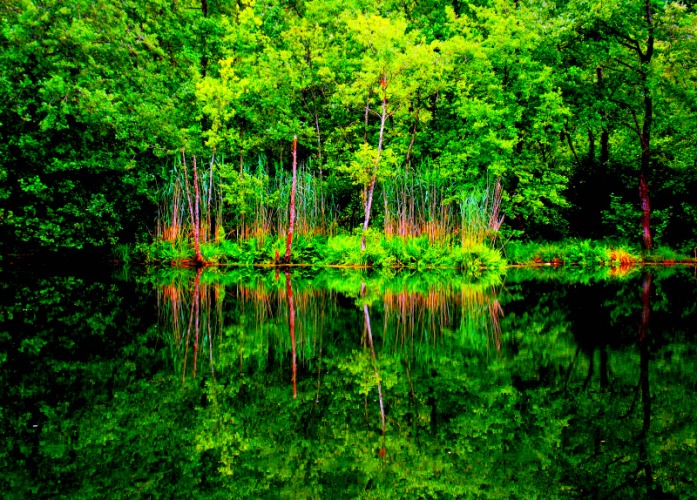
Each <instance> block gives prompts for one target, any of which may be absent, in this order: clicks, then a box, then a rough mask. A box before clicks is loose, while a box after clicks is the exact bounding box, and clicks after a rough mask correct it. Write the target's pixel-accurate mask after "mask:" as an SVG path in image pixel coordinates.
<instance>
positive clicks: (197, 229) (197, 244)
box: [194, 156, 203, 266]
mask: <svg viewBox="0 0 697 500" xmlns="http://www.w3.org/2000/svg"><path fill="white" fill-rule="evenodd" d="M200 200H201V192H200V190H199V187H198V173H197V171H196V157H195V156H194V249H195V250H196V265H197V266H200V265H202V264H203V256H202V255H201V240H200V235H201V214H200V209H199V205H200Z"/></svg>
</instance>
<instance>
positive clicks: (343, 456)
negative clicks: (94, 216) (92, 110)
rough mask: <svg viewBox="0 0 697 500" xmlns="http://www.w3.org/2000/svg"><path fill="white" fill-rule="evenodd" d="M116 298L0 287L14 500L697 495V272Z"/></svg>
mask: <svg viewBox="0 0 697 500" xmlns="http://www.w3.org/2000/svg"><path fill="white" fill-rule="evenodd" d="M112 274H113V273H102V275H101V276H98V277H95V276H94V275H93V274H92V273H90V272H85V273H75V272H63V273H56V272H53V271H50V272H49V271H44V270H39V271H37V270H30V271H29V272H26V271H24V270H22V272H20V270H17V269H12V268H10V269H5V271H4V272H3V274H2V275H0V276H1V277H0V279H1V280H2V301H1V302H0V346H1V347H0V383H1V386H0V387H1V392H0V397H1V407H0V423H1V425H0V433H2V436H1V437H2V443H3V444H2V445H1V446H0V467H1V469H2V471H1V472H2V473H1V474H0V491H2V492H3V496H4V497H9V498H28V497H70V498H75V497H78V498H80V497H82V498H85V497H86V498H94V497H107V498H123V497H168V498H169V497H177V498H178V497H184V498H186V497H197V498H199V497H220V498H265V497H270V498H277V497H287V498H328V497H336V498H373V497H375V498H377V497H381V498H384V497H388V498H394V497H396V498H399V497H404V498H420V497H421V498H458V497H459V498H473V497H482V498H501V497H519V498H529V497H540V498H559V497H591V498H594V497H595V498H629V497H671V496H675V497H676V498H680V497H682V498H690V497H694V495H695V494H696V492H697V489H696V486H695V480H694V471H695V470H697V443H696V437H697V424H695V416H696V415H697V397H696V396H695V394H696V393H697V348H696V344H695V340H696V337H697V335H696V330H697V328H696V325H697V321H696V320H697V278H696V277H695V270H694V268H673V269H657V268H651V269H635V270H631V271H630V270H614V271H611V270H601V271H599V272H597V273H595V274H591V273H589V272H581V271H578V270H576V271H574V270H570V269H567V270H554V269H539V270H528V271H523V270H513V271H510V272H509V273H508V274H507V275H506V276H484V277H481V278H480V279H478V280H476V281H474V282H472V281H468V280H467V279H465V278H464V277H462V276H459V275H457V274H447V273H446V274H423V273H422V274H419V275H404V274H400V275H397V276H393V277H384V276H383V277H381V276H377V275H372V276H368V275H364V274H360V273H355V272H353V273H348V272H346V273H341V272H338V271H334V272H323V273H305V274H301V273H293V274H289V275H286V274H284V273H280V274H277V273H274V272H268V273H265V272H264V273H259V272H255V271H252V270H247V271H235V272H233V273H229V274H222V273H220V272H211V271H205V272H203V273H199V274H196V273H193V272H191V273H175V272H164V273H162V272H161V273H159V274H158V273H152V274H148V275H140V276H137V277H133V276H127V275H125V273H123V272H120V273H119V272H116V274H115V275H113V276H112ZM119 274H120V275H119Z"/></svg>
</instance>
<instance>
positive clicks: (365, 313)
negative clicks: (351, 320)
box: [361, 283, 386, 458]
mask: <svg viewBox="0 0 697 500" xmlns="http://www.w3.org/2000/svg"><path fill="white" fill-rule="evenodd" d="M365 292H366V288H365V283H361V296H362V297H365ZM363 319H364V321H365V331H366V334H367V336H368V345H369V347H370V356H371V358H372V360H373V370H374V372H375V380H376V381H377V386H378V401H379V402H380V424H381V426H380V427H381V431H382V447H381V448H380V457H382V458H384V457H385V454H386V448H385V431H386V419H385V403H384V400H383V397H382V382H381V380H380V372H379V371H378V361H377V356H376V355H375V346H374V344H373V331H372V328H371V327H370V311H369V310H368V304H366V303H365V302H364V303H363Z"/></svg>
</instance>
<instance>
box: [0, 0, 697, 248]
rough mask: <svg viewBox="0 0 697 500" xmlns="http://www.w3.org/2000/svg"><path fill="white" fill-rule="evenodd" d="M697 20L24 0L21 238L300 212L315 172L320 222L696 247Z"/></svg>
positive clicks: (283, 226)
mask: <svg viewBox="0 0 697 500" xmlns="http://www.w3.org/2000/svg"><path fill="white" fill-rule="evenodd" d="M696 35H697V3H695V2H694V1H692V0H690V1H687V2H683V3H679V2H664V1H662V0H661V1H658V0H634V1H629V0H617V1H615V2H601V1H599V0H568V1H566V0H560V1H559V2H556V3H554V2H529V1H525V0H475V1H474V2H472V3H463V2H460V1H458V0H452V1H445V2H443V1H439V0H420V1H414V2H401V1H394V0H388V1H380V2H366V1H364V0H344V1H337V0H313V1H304V0H282V1H280V2H270V1H267V0H257V1H252V0H238V1H237V2H223V1H219V0H182V1H165V0H153V1H148V2H139V1H133V0H124V1H120V2H111V1H108V0H73V1H71V2H66V1H63V0H45V1H40V0H6V1H4V2H2V6H0V165H1V168H0V241H1V242H2V245H3V247H4V248H2V249H0V254H5V255H7V254H13V253H15V254H16V253H31V252H36V251H38V250H41V249H53V250H66V249H80V248H90V247H113V246H114V245H116V244H119V243H121V244H123V243H146V242H150V241H152V240H153V239H154V238H159V239H161V240H172V241H174V240H176V239H177V238H189V237H190V230H189V229H186V227H187V224H189V227H191V226H193V227H194V229H195V232H196V237H197V239H198V237H201V238H203V239H204V240H205V239H209V240H210V239H214V238H215V239H218V240H221V239H224V238H227V239H234V240H240V239H245V238H253V237H255V235H258V234H278V235H280V234H285V232H286V231H287V227H288V222H289V220H288V219H289V215H288V210H289V199H290V196H291V191H292V192H293V193H295V186H296V183H297V200H296V204H297V210H298V213H297V220H295V219H291V220H293V221H295V224H296V231H298V232H303V231H304V232H305V233H308V234H341V233H342V232H343V233H348V234H350V233H352V232H353V233H354V234H356V230H357V228H361V227H363V228H364V231H363V233H364V234H365V228H367V227H368V224H369V223H370V227H371V228H375V230H376V231H384V232H385V234H392V235H402V236H405V237H406V236H408V235H413V236H420V235H428V236H429V238H431V239H438V238H439V237H447V236H448V235H452V234H461V233H462V234H464V231H465V230H466V229H467V230H470V229H471V224H470V223H471V221H472V220H473V219H472V215H471V214H470V213H469V212H470V211H472V210H474V211H475V212H476V211H477V210H479V211H480V212H484V213H486V214H487V215H488V216H489V218H488V219H486V220H485V225H486V226H487V227H488V228H489V229H491V228H492V227H493V228H495V229H496V230H497V231H498V230H499V229H500V232H501V233H502V235H503V236H504V237H505V238H507V239H508V238H523V239H546V240H555V239H559V238H566V237H578V238H605V237H617V238H623V239H625V240H626V241H633V242H636V243H637V244H642V246H643V247H644V248H647V249H648V248H651V247H652V246H656V245H669V246H673V247H675V248H680V249H682V250H683V251H686V252H689V253H690V254H692V249H693V248H694V247H695V246H697V205H696V204H695V203H694V201H693V200H694V193H695V192H696V191H697V136H696V135H695V129H697V36H696ZM295 136H297V149H294V147H293V145H294V140H293V138H294V137H295ZM294 159H295V161H294ZM295 164H297V168H298V172H297V174H295V173H293V174H291V170H294V169H293V166H294V165H295ZM291 186H293V188H292V189H291ZM294 196H295V195H294ZM192 200H195V201H192ZM194 205H195V207H196V209H195V210H194ZM494 205H495V206H496V210H498V209H499V207H500V214H499V213H497V212H496V211H495V210H493V209H492V207H494ZM194 212H195V213H194ZM371 215H372V219H370V218H371ZM369 219H370V221H369ZM187 221H188V222H187ZM194 221H196V222H195V223H193V224H192V222H194ZM465 226H466V227H465ZM358 230H359V231H360V229H358ZM199 233H201V234H199ZM464 239H465V237H464V236H463V241H464Z"/></svg>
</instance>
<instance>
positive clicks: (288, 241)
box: [285, 135, 298, 264]
mask: <svg viewBox="0 0 697 500" xmlns="http://www.w3.org/2000/svg"><path fill="white" fill-rule="evenodd" d="M297 171H298V136H297V135H296V136H295V137H293V181H292V183H291V188H290V220H289V222H288V238H287V239H286V256H285V261H286V264H290V251H291V247H292V245H293V229H294V228H295V190H296V188H297Z"/></svg>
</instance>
